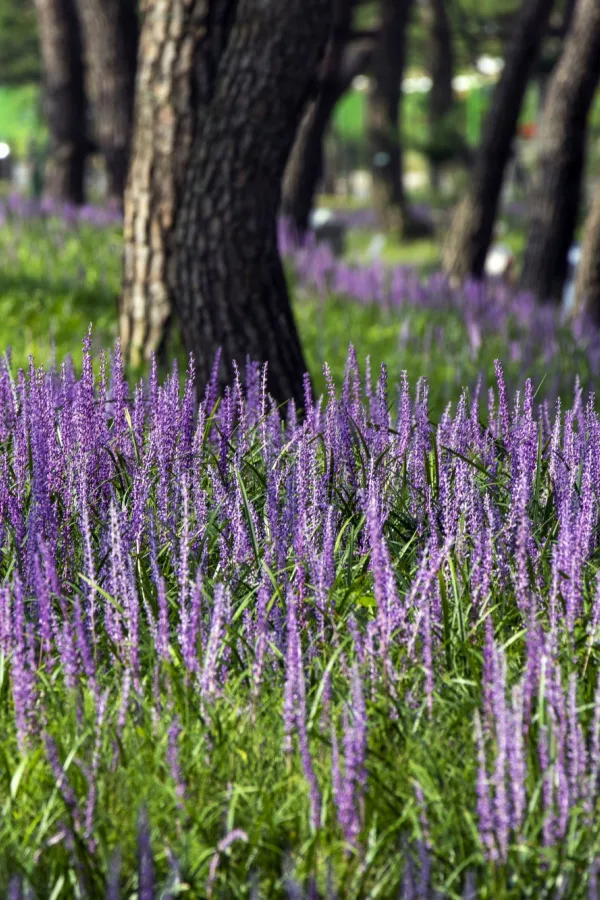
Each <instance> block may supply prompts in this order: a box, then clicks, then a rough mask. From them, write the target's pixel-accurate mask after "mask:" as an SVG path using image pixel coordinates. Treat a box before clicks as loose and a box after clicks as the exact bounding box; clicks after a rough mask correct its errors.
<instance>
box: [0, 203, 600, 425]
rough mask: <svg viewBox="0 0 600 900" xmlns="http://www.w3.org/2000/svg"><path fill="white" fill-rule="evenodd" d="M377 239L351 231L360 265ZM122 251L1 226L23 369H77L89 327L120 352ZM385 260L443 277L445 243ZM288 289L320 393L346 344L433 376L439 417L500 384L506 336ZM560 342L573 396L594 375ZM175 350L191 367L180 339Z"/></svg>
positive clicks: (519, 369)
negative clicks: (464, 393) (477, 342)
mask: <svg viewBox="0 0 600 900" xmlns="http://www.w3.org/2000/svg"><path fill="white" fill-rule="evenodd" d="M371 236H372V235H370V234H369V233H368V232H367V231H360V230H358V231H356V232H350V234H349V241H350V243H349V252H350V256H353V257H358V258H360V257H361V256H362V255H363V254H364V252H365V250H366V248H367V246H368V242H369V240H370V239H371ZM503 240H504V239H503ZM519 240H520V237H519V234H518V232H512V233H511V234H510V235H509V238H508V241H507V242H511V241H512V245H513V246H514V248H515V249H518V246H519ZM121 251H122V243H121V235H120V230H119V229H118V228H111V229H103V230H102V229H97V228H94V227H92V226H88V225H81V226H79V227H78V228H77V229H76V230H70V229H68V228H66V227H65V226H64V225H63V224H62V223H61V222H59V221H58V220H48V221H29V222H15V223H13V224H11V225H10V227H4V228H0V256H1V258H2V261H3V262H2V266H1V267H0V345H1V346H2V348H3V349H6V348H7V347H10V348H11V353H12V359H13V363H14V366H15V367H17V368H18V367H27V365H28V358H29V355H30V354H32V355H33V356H34V358H35V361H36V363H37V364H39V365H45V364H47V363H48V362H49V361H50V360H51V358H52V356H53V354H54V353H55V355H56V358H57V359H58V360H62V359H63V358H64V357H65V356H66V355H67V354H69V353H74V356H75V361H76V364H78V360H79V350H78V348H79V347H80V345H81V339H82V336H83V335H84V334H85V332H86V331H87V329H88V327H89V325H90V323H93V346H94V349H95V351H96V352H98V351H99V350H100V349H101V348H103V347H104V348H105V347H109V346H112V345H113V344H114V341H115V339H116V337H117V301H118V295H119V290H120V282H121V272H122V259H121ZM383 258H384V260H385V261H386V262H389V263H393V264H396V265H410V266H413V267H415V268H417V269H418V270H420V271H421V272H422V273H423V274H424V275H426V274H428V273H430V272H433V271H435V270H437V269H439V245H438V243H437V242H436V240H435V239H428V240H423V241H417V242H414V243H409V244H403V243H401V242H398V241H397V240H395V239H394V237H393V236H389V237H388V244H387V246H386V249H385V251H384V254H383ZM290 275H291V273H290ZM290 287H291V292H292V296H293V298H294V309H295V314H296V318H297V322H298V326H299V330H300V334H301V338H302V342H303V346H304V350H305V356H306V360H307V364H308V366H309V369H310V372H311V374H312V376H313V379H314V384H315V388H316V390H317V391H318V392H319V393H321V392H323V391H324V390H325V382H324V378H323V374H322V367H323V363H325V362H327V363H328V364H329V366H330V367H331V370H332V373H333V376H334V378H335V379H336V380H337V381H338V382H339V381H341V379H342V376H343V372H344V366H345V362H346V354H347V350H348V345H349V343H353V344H354V346H355V348H356V351H357V354H358V357H359V359H362V360H364V359H365V358H366V356H367V355H369V356H370V357H371V364H372V369H373V371H374V372H377V371H378V369H379V366H380V364H381V363H382V362H385V363H386V364H387V366H388V369H389V377H390V382H391V383H392V384H393V383H395V382H397V381H399V379H400V376H401V373H402V371H403V370H404V369H406V370H407V371H408V372H409V374H410V376H411V377H413V378H417V377H419V376H420V375H422V374H424V373H427V375H428V377H429V381H430V386H431V388H430V389H431V403H432V409H433V411H434V413H435V415H436V416H438V415H440V414H441V411H442V410H443V408H444V406H445V405H446V403H447V402H449V401H450V400H451V399H455V396H456V390H457V389H458V388H459V387H461V386H462V385H470V386H473V385H474V383H475V381H476V379H477V375H478V374H479V372H482V373H483V374H484V375H485V377H486V378H492V377H493V361H494V359H495V358H496V357H502V358H505V357H506V344H505V338H504V336H503V335H498V336H495V335H486V336H485V339H484V340H483V343H482V345H481V347H480V348H479V350H478V351H477V352H473V350H472V349H471V347H470V343H469V338H468V333H467V331H466V328H465V324H464V322H463V321H462V319H461V318H460V317H459V316H458V315H457V314H456V313H454V312H451V311H443V312H437V313H435V314H432V312H430V311H429V310H427V309H419V308H416V307H411V306H406V307H404V308H403V309H402V310H386V309H383V308H381V307H379V306H377V305H374V304H367V305H362V304H358V303H356V302H353V301H350V300H348V299H346V298H343V297H328V298H327V299H321V298H317V297H315V296H313V295H310V294H307V292H306V291H305V290H303V289H300V288H297V287H296V286H295V284H294V279H293V276H292V277H291V280H290ZM522 337H523V336H522V334H520V333H519V332H518V330H515V333H514V334H513V335H511V339H514V340H515V341H516V340H519V339H521V338H522ZM562 339H563V347H564V352H563V353H562V354H561V355H560V356H559V357H557V358H556V360H555V362H554V364H553V372H552V378H551V379H548V381H547V382H546V384H547V385H548V384H549V383H550V382H551V384H552V392H553V393H554V392H558V393H561V394H563V395H565V396H567V395H569V394H570V393H571V389H572V386H573V383H574V378H575V374H576V373H579V374H580V376H581V377H582V379H583V380H584V382H585V380H586V378H588V377H589V374H588V367H587V363H586V362H585V359H584V356H583V355H582V354H581V353H579V352H578V351H577V348H576V347H575V346H574V344H573V341H572V340H571V339H570V338H569V336H568V335H567V334H565V335H563V338H562ZM170 352H171V353H172V354H175V355H177V356H179V358H180V360H181V361H182V363H183V364H184V365H185V357H184V354H183V352H182V350H181V346H180V343H179V339H178V335H177V333H176V332H175V333H174V335H173V338H172V340H171V345H170ZM546 374H547V372H546V366H545V364H544V363H543V362H542V361H537V362H536V363H535V364H534V365H533V366H531V367H530V368H528V369H527V370H525V369H524V368H523V364H522V363H521V362H520V361H519V359H518V358H517V359H515V360H514V361H512V362H511V361H510V360H507V377H508V379H509V382H511V383H512V384H514V383H516V382H518V381H519V382H522V380H523V378H524V377H526V376H527V375H530V376H531V377H533V378H534V380H535V383H536V384H539V383H541V382H542V381H543V380H544V377H545V376H546Z"/></svg>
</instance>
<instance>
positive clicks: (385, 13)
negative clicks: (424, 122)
mask: <svg viewBox="0 0 600 900" xmlns="http://www.w3.org/2000/svg"><path fill="white" fill-rule="evenodd" d="M412 7H413V0H381V22H380V30H379V37H378V40H377V43H376V47H375V50H374V55H373V73H372V75H373V77H372V79H371V87H370V91H369V97H368V103H367V130H368V135H369V144H370V149H371V154H372V173H373V203H374V206H375V209H376V210H377V213H378V215H379V219H380V221H381V223H382V225H383V226H384V227H385V228H386V229H388V230H390V231H396V232H398V233H400V234H401V235H403V236H408V232H409V231H411V225H412V224H413V223H412V222H411V219H410V214H409V210H408V203H407V199H406V194H405V192H404V185H403V181H402V176H403V164H402V144H401V140H400V122H399V114H398V111H399V105H400V99H401V93H402V76H403V74H404V65H405V55H406V38H407V29H408V24H409V20H410V14H411V12H412Z"/></svg>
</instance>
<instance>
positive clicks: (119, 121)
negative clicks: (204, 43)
mask: <svg viewBox="0 0 600 900" xmlns="http://www.w3.org/2000/svg"><path fill="white" fill-rule="evenodd" d="M76 3H77V9H78V12H79V18H80V21H81V27H82V32H83V45H84V51H85V62H86V80H87V90H88V96H89V98H90V105H91V109H92V116H93V123H94V132H95V137H96V140H97V143H98V146H99V148H100V152H101V153H102V156H103V158H104V161H105V165H106V174H107V181H108V196H109V200H110V201H112V202H115V203H117V204H119V205H120V206H121V205H122V204H123V194H124V191H125V182H126V179H127V169H128V165H129V152H130V144H131V132H132V119H133V100H134V89H135V72H136V61H137V45H138V24H137V13H136V0H76ZM167 26H168V23H167V22H165V27H167Z"/></svg>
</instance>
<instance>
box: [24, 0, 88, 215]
mask: <svg viewBox="0 0 600 900" xmlns="http://www.w3.org/2000/svg"><path fill="white" fill-rule="evenodd" d="M36 7H37V14H38V30H39V37H40V46H41V52H42V59H43V64H44V75H43V82H44V83H43V90H44V111H45V117H46V121H47V123H48V131H49V133H50V154H49V158H48V162H47V166H46V172H45V177H44V191H45V193H46V194H47V195H48V196H50V197H52V198H53V199H55V200H60V201H63V202H70V203H82V202H83V184H84V168H85V158H86V152H87V139H86V130H85V127H82V123H85V119H86V96H85V89H84V76H83V62H82V58H81V35H80V31H79V22H78V19H77V14H76V11H75V8H74V6H73V0H36Z"/></svg>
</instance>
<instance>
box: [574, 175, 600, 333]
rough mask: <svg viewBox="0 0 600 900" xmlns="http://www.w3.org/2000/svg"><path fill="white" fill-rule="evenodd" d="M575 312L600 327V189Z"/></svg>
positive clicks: (586, 238) (587, 229)
mask: <svg viewBox="0 0 600 900" xmlns="http://www.w3.org/2000/svg"><path fill="white" fill-rule="evenodd" d="M575 311H576V312H577V313H581V314H583V315H585V316H587V317H588V318H589V319H590V320H591V321H592V322H594V324H595V325H597V326H600V188H596V193H595V195H594V199H593V202H592V206H591V209H590V211H589V213H588V217H587V219H586V223H585V231H584V237H583V247H582V254H581V261H580V263H579V268H578V270H577V279H576V281H575Z"/></svg>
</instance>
